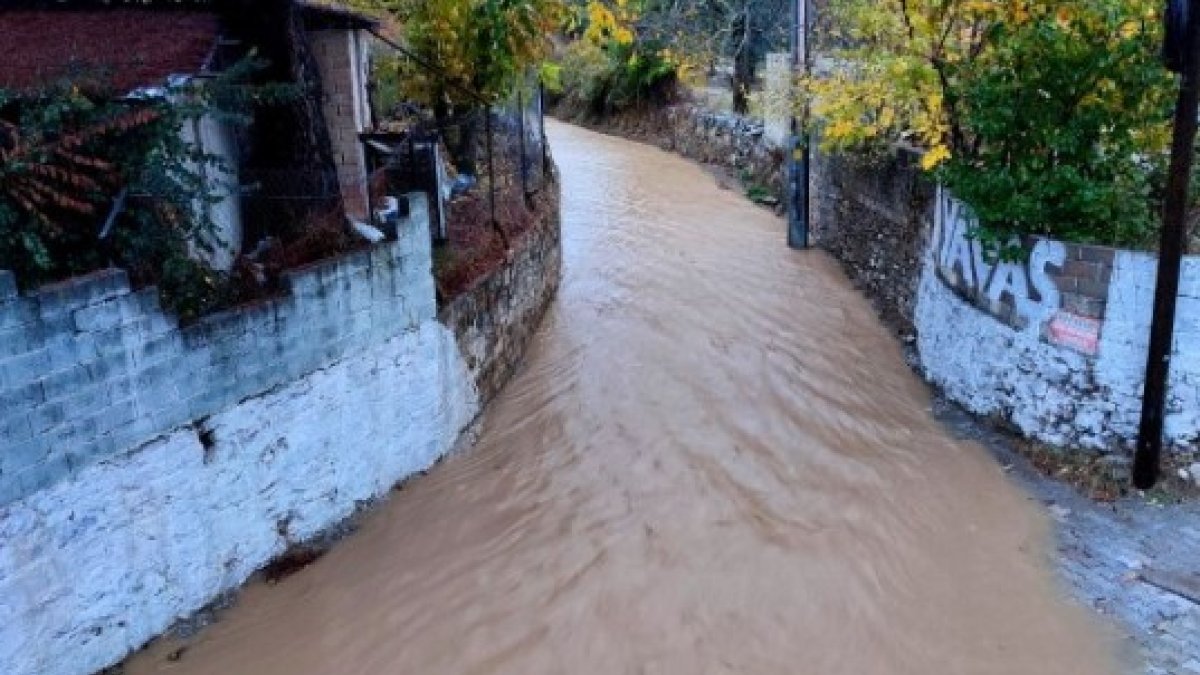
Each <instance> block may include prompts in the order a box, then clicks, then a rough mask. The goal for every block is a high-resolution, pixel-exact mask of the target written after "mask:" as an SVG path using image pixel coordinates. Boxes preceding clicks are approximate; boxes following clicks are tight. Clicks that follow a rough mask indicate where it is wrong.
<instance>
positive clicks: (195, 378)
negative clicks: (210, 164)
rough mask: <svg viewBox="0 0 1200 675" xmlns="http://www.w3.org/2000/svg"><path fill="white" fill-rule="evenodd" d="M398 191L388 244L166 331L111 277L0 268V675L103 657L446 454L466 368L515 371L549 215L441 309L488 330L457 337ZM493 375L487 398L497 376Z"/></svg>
mask: <svg viewBox="0 0 1200 675" xmlns="http://www.w3.org/2000/svg"><path fill="white" fill-rule="evenodd" d="M416 199H417V201H416V203H415V204H414V209H413V213H414V217H413V218H411V219H409V221H408V222H406V223H404V224H403V225H402V227H401V236H400V240H399V241H398V242H395V243H387V244H384V245H381V246H379V247H377V248H374V249H372V250H370V251H365V252H362V253H356V254H352V255H349V256H345V257H343V258H341V259H337V260H331V261H328V262H324V263H321V264H318V265H314V266H312V267H310V268H308V269H305V270H301V271H297V272H295V273H293V274H292V275H291V276H290V277H289V279H288V286H289V291H290V292H289V294H288V295H287V296H286V297H283V298H279V299H276V300H272V301H269V302H265V303H262V304H260V305H257V306H253V307H248V308H241V309H238V310H236V311H232V312H229V313H226V314H223V315H218V316H214V317H210V318H208V319H206V320H204V321H202V322H200V323H199V324H197V325H193V326H188V327H183V328H181V327H179V326H178V325H177V324H176V322H175V321H173V320H172V319H171V318H169V317H168V316H166V315H164V314H163V313H162V312H161V311H160V310H159V309H158V308H157V304H156V302H155V292H154V290H153V289H150V290H148V291H142V292H131V291H130V289H129V286H128V283H127V281H126V279H125V277H124V275H123V274H121V273H119V272H107V273H104V274H100V275H96V276H94V277H90V278H87V279H80V280H75V281H73V282H70V283H67V284H64V285H61V286H57V287H53V288H46V289H42V290H41V291H39V292H38V293H35V294H33V295H30V296H20V295H18V294H17V292H16V288H15V285H14V284H13V283H12V278H11V276H9V275H7V274H0V331H2V334H3V338H4V339H2V340H0V349H2V350H3V351H2V352H0V403H2V405H0V542H3V546H0V663H3V664H4V665H5V667H4V672H5V673H12V674H13V675H27V674H35V673H36V674H43V673H55V674H57V673H65V674H80V675H84V674H88V673H92V672H94V671H96V670H98V669H100V668H103V667H105V666H108V665H110V664H111V663H113V662H115V661H117V660H119V659H121V658H122V657H123V656H124V655H125V654H127V653H128V652H129V651H130V650H132V649H136V648H137V647H139V646H140V645H142V644H144V643H145V642H146V641H147V640H149V639H151V638H152V637H154V636H156V635H157V634H159V633H161V632H162V631H163V630H165V629H167V628H168V627H169V626H170V625H171V624H172V623H174V622H175V621H177V620H179V619H181V618H184V617H186V616H188V615H190V614H191V613H193V612H195V611H196V610H198V609H200V608H202V607H203V606H204V605H205V604H207V603H208V602H210V601H211V600H213V599H214V598H215V597H217V596H219V595H220V594H221V593H223V592H225V591H228V590H230V589H233V588H236V587H237V586H239V585H240V584H241V583H243V582H244V581H245V580H246V579H247V578H248V577H249V576H250V575H251V574H252V573H254V572H255V571H256V570H258V569H259V568H261V567H262V566H263V565H265V564H266V563H268V562H270V561H271V560H272V559H274V558H276V557H278V556H279V555H281V554H282V553H284V552H285V551H286V550H287V549H288V548H289V547H290V546H292V545H294V544H298V543H301V542H304V541H305V540H308V539H311V538H312V537H314V536H316V535H317V534H318V533H320V532H322V531H323V530H325V529H327V528H329V527H331V526H333V525H335V524H337V523H339V522H340V521H342V520H343V519H345V518H346V517H348V516H349V515H351V514H352V513H353V512H354V511H355V510H356V509H357V508H359V507H360V506H361V505H363V504H364V503H368V502H370V501H371V500H373V499H375V498H378V497H380V496H381V495H384V494H385V493H386V492H387V490H388V489H389V488H390V487H391V486H393V485H394V484H395V483H396V482H397V481H399V480H402V479H403V478H405V477H407V476H409V475H412V474H414V473H416V472H418V471H421V470H423V469H425V468H428V467H429V466H430V465H431V464H433V463H434V462H435V461H436V460H437V459H438V458H440V457H441V456H443V455H444V454H445V453H447V452H448V451H449V450H451V449H452V447H453V446H454V444H455V443H456V441H457V440H458V439H459V437H460V435H461V433H462V432H463V431H464V430H465V429H466V428H467V427H468V426H469V425H470V424H471V422H472V421H473V420H474V419H475V417H476V416H477V415H478V413H479V411H480V407H481V401H480V396H479V393H478V390H477V387H476V381H477V380H478V381H483V379H481V372H482V370H483V369H486V367H485V366H481V365H480V364H486V363H490V362H492V361H493V360H496V359H494V358H493V355H492V354H491V353H490V352H489V350H490V349H497V350H501V351H502V352H503V356H502V357H497V358H498V359H500V361H501V362H503V363H505V364H511V363H515V362H516V360H517V359H518V358H519V352H520V351H521V350H522V349H523V348H524V345H525V342H526V340H527V337H528V336H529V335H531V334H532V332H533V330H534V326H535V325H536V321H537V320H538V319H539V318H540V312H534V311H531V310H526V309H523V308H525V307H533V306H537V307H542V306H544V305H545V303H546V302H547V299H548V295H549V294H551V293H552V292H553V288H554V287H555V286H556V285H557V279H555V280H553V281H550V280H539V279H537V278H536V277H537V275H538V274H539V273H540V274H554V275H557V273H558V260H559V258H558V257H557V256H556V255H555V254H554V252H555V251H556V248H555V247H556V246H557V241H558V230H557V225H558V221H557V219H554V220H553V221H552V222H551V223H550V225H552V228H551V227H548V228H547V229H553V234H549V233H547V234H545V235H544V236H541V237H531V238H529V239H527V240H525V241H527V242H529V245H528V248H521V247H518V249H519V250H518V251H517V252H516V253H515V261H517V264H515V265H514V266H513V267H512V270H513V271H509V268H502V269H501V270H500V271H498V272H497V273H496V275H495V278H494V280H489V281H488V282H486V283H487V284H492V285H491V286H489V287H490V288H491V292H490V295H489V297H490V298H492V299H493V304H491V305H485V304H484V303H483V302H482V301H481V303H480V304H477V305H471V306H464V307H462V308H459V309H458V310H457V314H456V319H457V320H458V321H460V322H461V323H462V324H464V325H472V326H474V325H484V324H485V321H486V325H487V326H488V327H489V328H488V330H489V331H490V333H489V334H496V335H499V336H500V337H499V338H498V339H497V340H496V341H494V342H487V341H485V342H484V343H483V344H482V346H480V345H476V344H473V343H471V344H468V343H466V342H464V343H463V344H461V345H460V343H459V341H458V340H457V339H456V335H455V332H454V331H453V330H451V329H450V328H448V327H447V326H445V325H444V324H442V323H440V322H439V321H438V316H437V306H436V300H435V295H434V284H433V276H432V273H431V264H432V254H431V250H430V244H429V236H428V220H427V215H425V214H426V212H427V209H425V208H424V206H423V204H424V202H423V199H422V198H420V197H417V198H416ZM550 242H553V246H552V245H551V243H550ZM521 246H525V244H524V243H522V244H521ZM534 249H537V250H539V251H541V253H531V251H532V250H534ZM521 261H525V262H521ZM537 261H544V262H545V263H546V264H544V265H539V264H538V263H537ZM517 268H519V269H517ZM539 282H540V283H539ZM505 284H510V285H509V286H505ZM510 295H511V297H510ZM500 298H506V299H507V300H508V302H509V303H510V304H509V305H506V306H504V308H501V307H498V305H500V304H502V303H500V302H499V299H500ZM473 313H479V314H485V313H486V314H487V316H488V318H487V319H486V320H483V319H477V318H476V317H475V315H474V314H473ZM464 353H471V354H472V358H473V359H476V362H475V363H473V364H471V365H468V361H467V359H466V358H464ZM501 370H503V372H502V373H501ZM491 371H494V374H491V375H488V376H487V378H486V382H487V383H488V386H489V387H491V388H493V390H494V389H498V388H499V387H500V386H501V385H502V384H503V380H504V379H505V378H506V377H507V375H508V374H509V373H510V372H511V368H506V369H501V368H499V367H492V369H491ZM489 393H494V391H490V392H489Z"/></svg>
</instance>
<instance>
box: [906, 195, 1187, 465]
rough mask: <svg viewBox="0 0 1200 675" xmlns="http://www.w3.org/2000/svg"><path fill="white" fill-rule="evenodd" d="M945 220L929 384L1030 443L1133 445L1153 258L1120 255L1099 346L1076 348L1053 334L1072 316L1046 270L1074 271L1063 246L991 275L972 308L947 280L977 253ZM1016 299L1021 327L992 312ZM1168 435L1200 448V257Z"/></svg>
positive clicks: (936, 257) (929, 301)
mask: <svg viewBox="0 0 1200 675" xmlns="http://www.w3.org/2000/svg"><path fill="white" fill-rule="evenodd" d="M939 208H940V207H939ZM943 216H944V214H939V217H938V218H937V221H938V222H937V224H936V225H935V231H934V236H933V237H932V238H931V247H930V249H929V251H928V252H927V254H926V262H925V265H924V268H923V272H922V275H921V280H920V286H919V290H918V296H917V302H916V310H915V322H914V323H915V325H916V329H917V334H918V339H917V349H918V351H919V353H920V357H921V367H922V368H923V370H924V372H925V374H926V376H927V378H928V379H929V380H930V381H931V382H933V383H934V384H936V385H937V386H938V387H940V388H941V389H942V390H943V391H944V392H945V393H946V395H947V396H948V397H949V398H951V399H952V400H954V401H957V402H959V403H960V404H962V405H964V406H965V407H966V408H968V409H969V410H971V411H972V412H974V413H977V414H980V415H994V416H997V417H1000V418H1002V419H1004V420H1006V421H1008V422H1010V423H1011V424H1013V425H1014V426H1016V427H1017V428H1018V429H1019V430H1020V431H1021V432H1022V433H1023V434H1025V435H1027V436H1029V437H1031V438H1035V439H1038V440H1041V441H1043V442H1046V443H1050V444H1053V445H1059V446H1067V447H1083V448H1089V449H1094V450H1098V451H1111V450H1116V449H1121V448H1128V447H1130V446H1131V445H1132V443H1133V442H1134V440H1135V438H1136V435H1137V426H1138V418H1139V415H1140V410H1141V398H1142V386H1143V382H1144V371H1145V367H1146V355H1147V349H1148V347H1147V344H1148V340H1149V331H1150V318H1151V309H1152V304H1153V297H1154V285H1155V274H1156V260H1155V258H1154V257H1153V256H1151V255H1148V254H1145V253H1137V252H1131V251H1118V252H1116V254H1115V256H1114V262H1113V270H1112V276H1111V280H1110V281H1109V283H1108V292H1107V306H1106V309H1105V311H1104V316H1103V318H1102V319H1099V320H1098V321H1097V322H1096V325H1097V326H1098V329H1099V330H1098V336H1097V337H1098V339H1097V340H1096V341H1095V347H1094V349H1092V348H1090V347H1084V348H1077V347H1072V346H1070V345H1066V344H1062V343H1060V342H1056V340H1055V339H1054V338H1053V337H1052V336H1051V331H1050V327H1051V326H1052V321H1053V320H1054V318H1055V317H1060V316H1063V315H1070V313H1069V312H1065V310H1064V309H1063V307H1062V303H1061V298H1060V292H1059V290H1060V289H1057V288H1054V287H1053V286H1054V285H1055V284H1058V283H1062V282H1063V279H1061V278H1059V277H1058V276H1056V275H1052V274H1047V273H1046V271H1047V269H1049V270H1055V269H1056V268H1057V267H1061V266H1062V265H1063V264H1064V257H1065V253H1064V245H1062V244H1060V243H1058V242H1043V243H1044V244H1045V246H1043V247H1042V248H1043V249H1044V250H1043V251H1042V255H1035V256H1034V257H1033V258H1032V259H1031V261H1030V263H1029V265H1022V264H1015V265H1007V266H1003V271H1002V272H1001V273H999V274H997V275H990V276H989V278H990V279H992V280H993V282H992V283H986V284H985V283H983V282H980V291H981V293H982V294H984V299H983V302H982V303H981V302H972V301H971V300H970V299H969V298H967V297H964V295H963V293H962V292H961V291H960V290H956V288H955V287H954V286H952V284H951V282H950V281H948V279H947V277H948V276H949V277H955V273H954V271H950V272H948V271H947V270H948V267H950V266H952V265H954V263H953V261H954V260H966V259H968V258H971V257H973V256H972V255H970V254H969V253H963V252H962V250H959V255H955V254H954V251H955V250H956V246H957V247H958V249H961V246H962V245H961V242H959V243H958V244H956V243H955V242H954V241H951V240H950V239H948V237H947V232H946V227H947V222H946V219H945V218H944V217H943ZM960 224H961V223H960ZM952 227H953V225H952ZM976 263H978V261H976ZM960 268H961V264H959V265H958V266H957V267H955V269H956V270H958V271H961V269H960ZM955 278H957V277H955ZM995 280H1002V281H999V282H997V281H995ZM970 285H971V284H968V286H970ZM1031 289H1043V292H1042V293H1030V291H1031ZM1064 290H1065V289H1064ZM1013 293H1015V294H1016V295H1017V296H1019V297H1016V298H1015V300H1016V302H1015V303H1011V304H1014V305H1015V309H1016V311H1015V312H1014V314H1016V315H1017V319H1019V320H1017V319H1013V318H1012V317H1005V316H1002V315H1001V314H1000V313H999V312H997V311H994V310H996V309H998V307H996V306H993V307H992V308H991V309H989V308H988V307H987V306H986V305H988V303H989V302H991V303H993V305H994V304H995V302H996V301H998V300H1000V299H1001V298H1002V296H1003V295H1005V294H1013ZM981 305H983V306H981ZM1018 326H1019V327H1018ZM1166 433H1167V436H1168V438H1169V440H1170V441H1171V442H1172V443H1173V444H1176V445H1178V446H1185V445H1188V444H1194V443H1195V442H1196V441H1197V440H1198V439H1200V258H1197V257H1190V258H1188V259H1187V261H1186V262H1185V264H1184V273H1183V283H1182V288H1181V292H1180V296H1179V310H1178V319H1177V323H1176V337H1175V352H1174V356H1173V363H1172V372H1171V381H1170V401H1169V410H1168V415H1167V418H1166Z"/></svg>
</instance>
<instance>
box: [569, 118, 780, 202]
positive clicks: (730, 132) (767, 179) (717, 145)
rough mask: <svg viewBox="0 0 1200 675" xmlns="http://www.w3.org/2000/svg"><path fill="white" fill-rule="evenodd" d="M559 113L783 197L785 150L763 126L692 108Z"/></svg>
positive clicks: (573, 120)
mask: <svg viewBox="0 0 1200 675" xmlns="http://www.w3.org/2000/svg"><path fill="white" fill-rule="evenodd" d="M559 114H562V115H563V116H564V117H565V118H566V119H568V120H569V121H571V122H573V123H576V124H582V125H584V126H587V127H591V128H594V129H597V130H599V131H602V132H605V133H610V134H613V135H616V136H622V137H624V138H629V139H632V140H635V141H640V142H642V143H648V144H650V145H657V146H658V147H660V148H662V149H664V150H667V151H670V152H677V153H679V154H680V155H683V156H684V157H687V158H688V159H693V160H696V161H698V162H702V163H705V164H714V165H716V166H720V167H723V168H725V169H728V170H729V171H731V172H733V173H734V174H735V175H738V176H739V177H741V178H743V182H744V183H746V184H747V185H748V186H749V185H754V186H759V187H763V188H766V189H768V190H769V191H770V192H771V193H772V194H773V195H775V197H777V198H778V199H780V200H782V198H783V193H784V183H785V181H786V176H785V174H784V163H783V160H784V156H785V151H784V149H783V148H782V147H780V146H779V145H777V144H776V143H774V142H772V141H771V140H770V139H768V138H767V134H766V127H765V126H764V124H763V123H762V122H757V121H754V120H749V119H746V118H744V117H740V116H738V115H732V114H727V113H719V112H714V111H712V110H708V109H706V108H704V107H702V106H697V105H692V104H680V105H674V106H670V107H667V108H654V109H649V110H644V109H634V110H629V111H625V112H621V113H617V114H614V115H612V116H610V117H607V118H605V119H601V120H596V119H590V118H587V117H586V116H584V117H580V116H578V115H570V114H566V113H565V112H563V111H560V113H559Z"/></svg>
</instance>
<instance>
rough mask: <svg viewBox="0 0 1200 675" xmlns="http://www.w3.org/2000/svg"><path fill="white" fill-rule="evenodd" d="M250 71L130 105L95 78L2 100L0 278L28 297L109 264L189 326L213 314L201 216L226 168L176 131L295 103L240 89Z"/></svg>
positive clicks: (280, 92) (1, 93)
mask: <svg viewBox="0 0 1200 675" xmlns="http://www.w3.org/2000/svg"><path fill="white" fill-rule="evenodd" d="M256 68H257V65H256V64H254V63H253V62H252V61H250V60H247V61H245V62H243V63H241V64H239V65H238V66H236V67H234V68H233V69H231V70H230V71H229V72H228V73H227V74H226V75H225V76H222V77H218V78H215V79H213V80H210V81H208V82H207V83H206V84H204V85H196V86H184V87H179V88H175V89H173V90H172V91H170V92H168V93H167V95H164V96H147V97H142V98H139V99H134V100H130V99H128V98H124V97H123V96H122V94H123V92H114V91H111V90H109V89H108V88H107V87H106V86H104V85H103V84H100V82H102V81H103V78H101V77H97V76H95V75H88V76H79V77H75V78H71V79H70V80H63V81H59V82H55V83H52V84H49V85H47V86H46V87H44V88H43V89H41V90H40V91H36V92H26V91H23V92H15V91H8V90H0V269H10V270H12V271H14V272H15V273H16V274H17V278H18V279H19V280H20V282H21V283H22V285H24V286H26V287H33V286H37V285H40V284H44V283H47V282H52V281H56V280H60V279H64V278H67V277H70V276H74V275H78V274H83V273H87V272H91V271H94V270H96V269H100V268H103V267H107V266H110V265H116V266H120V267H124V268H126V269H128V270H129V271H130V272H131V274H132V276H133V278H134V280H135V281H136V282H138V283H145V284H149V283H157V284H159V286H160V290H161V291H162V293H163V300H164V305H165V306H167V307H169V308H171V309H173V310H175V311H176V312H178V313H179V314H180V315H181V316H182V317H184V318H191V317H194V316H196V315H198V314H200V313H202V312H204V311H207V310H209V309H211V308H212V307H213V306H215V305H216V304H217V303H219V302H220V301H221V298H222V290H221V289H222V282H223V279H222V275H220V274H218V273H216V272H214V271H213V270H211V269H209V268H208V267H207V266H205V264H204V263H202V262H200V261H199V259H198V258H200V257H202V256H199V255H197V254H199V253H204V252H206V251H210V250H211V249H212V246H213V243H214V241H215V228H214V225H213V223H212V221H211V220H210V218H209V216H208V214H209V209H208V208H207V207H208V206H210V205H213V204H216V203H218V202H220V201H221V200H222V199H223V198H224V197H225V195H223V194H221V193H220V192H219V191H218V189H219V188H218V187H217V185H216V184H215V182H214V181H213V180H212V179H211V177H212V176H213V175H217V174H220V173H222V172H224V171H225V170H226V169H227V167H224V166H223V165H222V161H221V159H220V158H218V157H215V156H212V155H209V154H206V153H204V152H203V151H202V150H201V149H200V148H199V147H198V146H197V145H195V144H194V143H192V142H190V141H188V140H187V138H186V136H185V135H184V134H183V133H182V132H183V131H184V129H185V128H186V127H188V126H189V125H191V124H192V123H193V122H195V121H196V120H198V119H199V118H200V117H202V116H204V115H212V116H213V117H214V118H216V119H218V120H222V121H242V120H247V119H248V118H249V112H250V110H251V109H252V107H253V106H254V105H259V104H261V103H264V102H277V101H279V100H281V99H283V98H285V97H287V96H288V95H290V94H289V90H288V88H287V87H283V86H274V87H264V88H257V87H250V86H248V85H244V84H242V83H241V78H242V77H243V76H244V75H245V74H246V73H247V72H249V71H251V70H253V69H256Z"/></svg>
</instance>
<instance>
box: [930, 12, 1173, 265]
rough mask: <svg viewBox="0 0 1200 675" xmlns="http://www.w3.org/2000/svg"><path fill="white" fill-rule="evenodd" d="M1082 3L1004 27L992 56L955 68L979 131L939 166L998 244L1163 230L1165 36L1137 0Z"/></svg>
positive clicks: (1112, 240)
mask: <svg viewBox="0 0 1200 675" xmlns="http://www.w3.org/2000/svg"><path fill="white" fill-rule="evenodd" d="M1071 5H1072V3H1064V4H1063V5H1062V6H1060V10H1059V12H1057V13H1055V14H1050V13H1045V14H1040V15H1034V16H1032V17H1031V18H1030V19H1029V20H1028V21H1027V22H1024V23H1022V24H1019V25H998V26H996V27H995V28H993V31H992V34H991V35H989V37H988V46H989V49H988V52H987V54H986V56H985V58H981V59H978V60H977V61H976V62H975V63H973V64H971V65H970V66H969V67H967V68H964V70H965V71H966V72H963V73H961V74H960V73H959V72H958V69H954V68H952V69H950V71H949V72H950V73H951V75H952V78H953V80H952V81H953V82H955V85H954V92H955V98H956V99H957V100H958V102H959V103H958V108H957V122H958V124H959V125H960V126H961V128H962V131H963V134H964V136H965V138H966V139H968V140H967V145H966V147H964V148H961V149H960V150H959V151H958V152H955V153H954V154H953V156H952V157H951V158H950V159H949V160H948V161H947V162H946V163H945V164H944V165H943V166H942V167H941V169H940V171H939V172H938V175H939V177H940V178H941V179H942V181H943V182H944V184H945V185H946V186H947V187H949V188H950V189H951V191H952V192H954V194H956V195H957V196H958V197H959V198H961V199H963V200H964V201H966V202H967V203H968V204H970V205H971V207H972V209H973V210H974V211H975V213H976V215H977V216H978V217H979V220H980V223H981V225H982V227H981V228H980V232H979V233H978V235H979V237H980V238H981V239H982V240H983V241H984V242H985V243H988V244H992V247H993V248H1000V247H1001V246H1002V244H1003V243H1004V242H1007V241H1009V240H1011V239H1012V238H1013V237H1014V236H1020V235H1025V234H1044V235H1047V236H1051V237H1054V238H1059V239H1065V240H1068V241H1078V242H1089V243H1100V244H1111V245H1122V246H1137V245H1140V244H1144V243H1146V239H1147V238H1148V236H1149V235H1150V234H1152V233H1153V232H1154V230H1155V228H1156V227H1157V220H1158V219H1157V211H1158V200H1157V198H1156V197H1157V194H1156V193H1157V191H1158V190H1159V185H1160V184H1161V183H1160V179H1161V178H1162V177H1163V175H1164V171H1165V164H1166V159H1167V156H1166V153H1165V149H1166V141H1167V129H1168V127H1167V120H1168V119H1169V115H1170V109H1171V101H1172V100H1173V97H1172V91H1173V82H1172V78H1171V77H1170V75H1169V74H1168V73H1167V72H1166V71H1165V70H1164V69H1163V68H1162V66H1161V64H1160V63H1159V60H1158V52H1157V44H1158V35H1157V34H1156V32H1155V31H1153V30H1151V29H1149V27H1148V26H1144V25H1143V22H1142V21H1137V23H1136V24H1131V23H1128V22H1129V21H1130V18H1129V16H1128V14H1127V13H1126V12H1125V11H1123V10H1125V9H1127V7H1128V3H1120V2H1112V1H1107V2H1105V1H1102V0H1089V1H1088V2H1087V3H1086V6H1085V7H1083V8H1075V11H1072V12H1071V13H1069V14H1065V13H1063V11H1062V10H1063V8H1071ZM1085 10H1086V11H1085Z"/></svg>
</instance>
